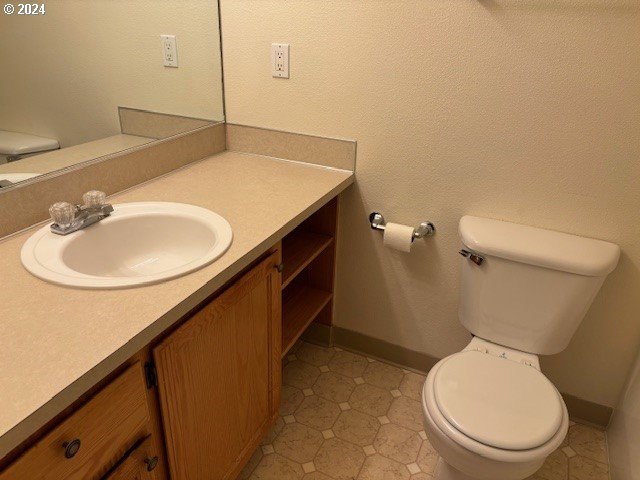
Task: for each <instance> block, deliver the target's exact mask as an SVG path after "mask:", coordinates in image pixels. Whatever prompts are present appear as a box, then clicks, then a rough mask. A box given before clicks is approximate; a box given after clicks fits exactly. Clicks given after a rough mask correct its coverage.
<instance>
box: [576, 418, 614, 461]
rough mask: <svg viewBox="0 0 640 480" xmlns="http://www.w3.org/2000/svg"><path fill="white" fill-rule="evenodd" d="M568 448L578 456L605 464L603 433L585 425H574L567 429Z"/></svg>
mask: <svg viewBox="0 0 640 480" xmlns="http://www.w3.org/2000/svg"><path fill="white" fill-rule="evenodd" d="M568 438H569V446H570V447H571V448H572V449H573V450H575V452H576V453H577V454H578V455H582V456H583V457H586V458H590V459H591V460H595V461H596V462H602V463H606V462H607V441H606V439H605V433H604V432H602V431H600V430H596V429H595V428H591V427H587V426H585V425H580V424H575V425H573V426H572V427H571V428H569V435H568Z"/></svg>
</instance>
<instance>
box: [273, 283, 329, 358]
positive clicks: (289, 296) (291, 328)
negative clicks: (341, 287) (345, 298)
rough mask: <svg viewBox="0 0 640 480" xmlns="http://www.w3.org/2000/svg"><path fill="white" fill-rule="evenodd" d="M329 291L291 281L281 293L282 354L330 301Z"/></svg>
mask: <svg viewBox="0 0 640 480" xmlns="http://www.w3.org/2000/svg"><path fill="white" fill-rule="evenodd" d="M331 297H332V294H331V292H326V291H324V290H320V289H318V288H312V287H309V286H307V285H302V284H298V283H292V284H291V285H289V287H288V288H287V289H286V290H284V291H283V295H282V356H283V357H284V356H285V355H286V354H287V353H288V352H289V350H290V349H291V347H293V345H294V343H296V340H298V338H300V336H301V335H302V334H303V332H304V331H305V330H306V329H307V327H308V326H309V325H310V324H311V322H313V320H314V319H315V318H316V316H317V315H318V314H319V313H320V311H321V310H322V309H323V308H324V307H325V306H326V305H327V304H328V303H329V302H330V301H331Z"/></svg>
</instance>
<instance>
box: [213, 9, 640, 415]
mask: <svg viewBox="0 0 640 480" xmlns="http://www.w3.org/2000/svg"><path fill="white" fill-rule="evenodd" d="M221 6H222V33H223V46H224V52H223V55H224V65H225V92H226V103H227V118H228V120H229V121H230V122H235V123H240V124H248V125H259V126H264V127H271V128H277V129H283V130H293V131H299V132H306V133H313V134H319V135H328V136H337V137H343V138H344V137H346V138H354V139H356V140H358V160H357V166H356V175H357V186H356V187H354V188H352V189H351V190H350V193H348V194H346V195H345V196H344V202H343V204H342V207H341V208H342V210H341V228H342V231H341V235H342V237H341V240H340V245H339V267H338V268H339V273H338V284H337V298H336V322H337V324H338V325H340V326H342V327H344V328H348V329H352V330H356V331H358V332H362V333H365V334H367V335H371V336H374V337H377V338H381V339H385V340H387V341H389V342H392V343H395V344H398V345H402V346H404V347H407V348H410V349H414V350H417V351H420V352H425V353H427V354H430V355H433V356H437V357H442V356H444V355H447V354H450V353H453V352H455V351H457V350H459V349H460V348H462V347H463V346H464V345H465V343H466V342H467V341H468V340H469V335H468V333H467V332H466V331H465V330H464V328H462V326H461V325H460V324H459V323H458V320H457V300H458V298H457V294H458V262H459V259H460V257H459V255H458V254H457V250H458V248H459V243H458V238H457V233H456V229H457V222H458V220H459V218H460V217H461V216H462V215H464V214H473V215H480V216H486V217H493V218H500V219H505V220H510V221H514V222H521V223H526V224H530V225H535V226H540V227H545V228H550V229H557V230H561V231H565V232H570V233H576V234H582V235H587V236H593V237H596V238H602V239H606V240H609V241H613V242H617V243H618V244H620V246H621V247H622V251H623V255H622V258H621V261H620V264H619V267H618V269H617V270H616V271H615V273H614V274H613V275H611V277H610V279H609V280H608V281H607V282H606V284H605V286H604V288H603V289H602V292H601V294H600V295H599V296H598V298H597V299H596V300H595V303H594V305H593V307H592V308H591V311H590V312H589V314H588V315H587V317H586V319H585V321H584V323H583V325H582V326H581V328H580V329H579V331H578V333H577V334H576V336H575V337H574V339H573V341H572V343H571V345H570V346H569V348H568V349H567V350H566V351H565V352H563V353H562V354H560V355H557V356H554V357H552V358H546V359H544V369H545V371H546V372H547V373H548V375H549V376H550V378H551V379H552V380H553V381H555V382H556V384H557V385H558V387H559V388H560V389H561V390H563V391H565V392H567V393H570V394H573V395H576V396H579V397H582V398H585V399H588V400H591V401H594V402H598V403H600V404H604V405H608V406H613V405H615V403H616V400H617V399H618V397H619V394H620V391H621V388H622V385H623V383H624V380H625V377H626V375H627V373H628V370H629V367H630V365H631V362H632V359H633V356H634V353H635V351H636V348H637V345H638V342H639V341H640V322H639V321H638V318H640V295H638V292H640V272H639V270H638V268H639V263H640V221H639V220H638V211H640V188H638V179H639V178H640V158H639V157H640V124H639V122H640V101H639V99H638V96H639V94H640V28H639V26H640V3H639V2H638V1H634V2H633V3H628V4H623V3H620V2H616V1H607V0H602V1H600V0H598V1H595V0H594V1H591V0H585V1H578V2H569V1H563V0H554V1H547V0H486V1H471V0H469V1H466V0H465V1H453V0H450V1H442V0H436V1H425V0H397V1H390V0H372V1H365V2H363V1H356V0H327V1H322V2H318V1H315V0H313V1H312V0H294V1H290V2H286V4H282V2H280V1H277V0H263V1H259V2H256V1H246V0H221ZM276 10H277V11H278V14H277V15H276V14H274V12H275V11H276ZM272 42H286V43H290V44H291V79H290V80H282V79H273V78H271V77H270V71H269V45H270V43H272ZM372 210H379V211H381V212H382V213H383V214H384V215H385V217H386V218H387V219H388V221H396V222H401V223H407V224H412V225H413V224H418V223H419V222H420V221H421V220H424V219H430V220H432V221H434V222H435V224H436V226H437V229H438V233H437V235H436V236H435V237H434V238H430V239H427V240H425V241H424V242H418V244H417V245H415V248H414V249H413V251H412V252H411V254H409V255H402V254H398V253H395V252H392V251H389V250H386V249H384V248H383V247H382V238H381V236H380V235H379V233H377V232H373V231H371V230H370V229H369V226H368V223H367V216H368V213H369V212H371V211H372Z"/></svg>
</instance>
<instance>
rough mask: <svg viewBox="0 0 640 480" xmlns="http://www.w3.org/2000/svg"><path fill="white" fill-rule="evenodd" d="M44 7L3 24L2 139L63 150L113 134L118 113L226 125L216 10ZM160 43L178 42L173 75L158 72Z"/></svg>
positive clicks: (143, 4) (87, 0)
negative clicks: (145, 112) (25, 136)
mask: <svg viewBox="0 0 640 480" xmlns="http://www.w3.org/2000/svg"><path fill="white" fill-rule="evenodd" d="M14 3H15V2H14ZM45 4H46V7H47V12H46V14H45V15H44V16H19V15H16V14H14V15H12V16H8V15H4V14H2V15H0V32H1V35H2V42H0V59H1V62H2V63H1V66H0V69H1V74H0V130H12V131H22V132H27V133H34V134H38V135H43V136H47V137H53V138H57V139H59V140H60V143H61V144H62V146H64V147H66V146H69V145H75V144H78V143H82V142H86V141H89V140H94V139H97V138H102V137H106V136H108V135H113V134H114V133H118V132H119V131H120V130H119V126H118V112H117V107H118V106H127V107H134V108H142V109H149V110H154V111H159V112H164V113H173V114H178V115H186V116H192V117H200V118H207V119H218V120H219V119H222V118H223V111H222V86H221V82H222V78H221V77H222V74H221V71H220V55H219V53H218V52H219V46H220V38H219V32H218V5H217V2H216V0H194V1H191V2H181V1H179V0H167V1H162V2H157V1H153V0H141V1H135V2H124V1H104V0H47V1H46V2H45ZM161 34H174V35H176V36H177V41H178V60H179V63H180V67H179V68H177V69H175V68H165V67H163V65H162V48H161V44H160V35H161Z"/></svg>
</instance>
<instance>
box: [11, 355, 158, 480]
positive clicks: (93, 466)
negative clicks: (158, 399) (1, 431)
mask: <svg viewBox="0 0 640 480" xmlns="http://www.w3.org/2000/svg"><path fill="white" fill-rule="evenodd" d="M147 398H148V397H147V388H146V385H145V378H144V373H143V369H142V366H141V364H140V362H136V363H134V364H133V365H131V366H129V367H128V368H127V369H126V370H125V371H124V373H122V374H120V375H118V376H117V377H116V378H115V379H114V380H113V381H112V382H111V383H109V384H108V385H107V386H106V387H104V388H103V389H102V390H100V391H99V392H98V393H97V394H96V395H95V396H93V397H92V398H91V399H90V400H88V401H87V402H86V403H85V404H84V405H83V406H82V407H80V408H79V409H78V410H76V411H75V412H73V413H72V414H71V415H70V416H69V417H67V418H66V419H65V420H64V421H62V422H61V423H59V424H58V425H57V426H56V427H55V428H53V430H51V431H50V432H49V433H47V434H46V435H45V436H44V437H42V438H41V439H40V440H38V441H37V442H36V443H35V444H34V445H33V446H31V448H29V449H28V450H26V451H25V452H24V453H23V454H22V456H20V457H19V458H18V459H16V460H15V461H14V462H13V463H12V464H11V465H9V466H8V467H7V468H6V469H5V470H3V471H2V473H0V480H27V479H28V480H36V479H42V480H49V479H50V480H61V479H64V480H76V479H77V480H85V479H92V478H101V477H102V476H103V475H105V474H107V473H108V471H109V469H111V468H112V467H114V466H115V465H117V463H118V461H119V459H120V458H121V457H122V456H123V455H125V454H126V453H127V452H128V451H129V450H130V449H131V448H133V447H134V446H135V445H136V444H137V443H138V442H140V440H142V439H144V438H147V437H149V435H150V434H151V433H152V429H151V427H150V413H149V406H148V400H147ZM154 448H155V447H153V448H152V447H150V448H149V451H148V454H149V455H151V456H155V455H159V453H155V452H154V451H153V450H154ZM143 460H144V459H143ZM140 478H154V477H140Z"/></svg>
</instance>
